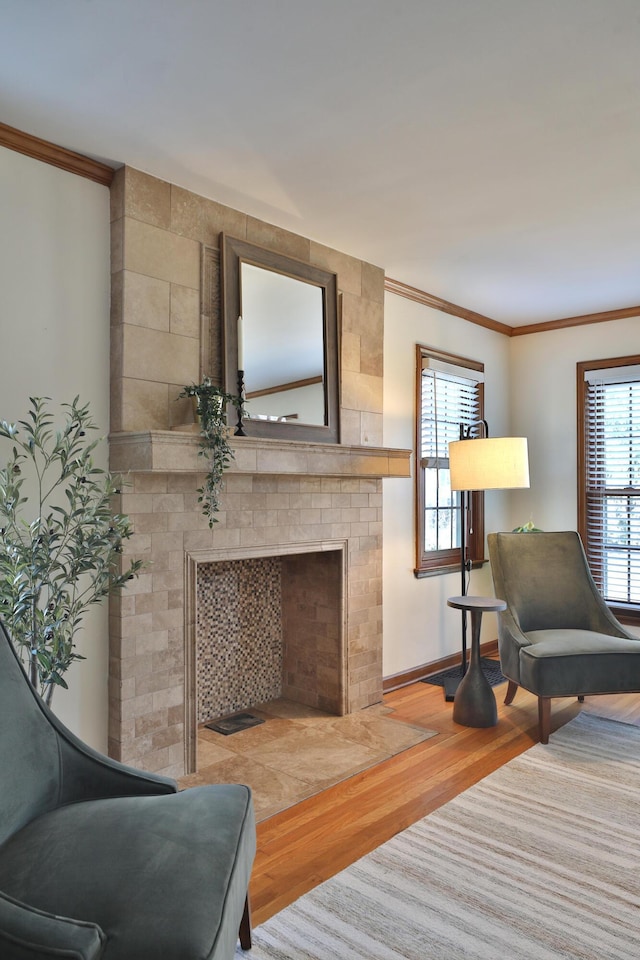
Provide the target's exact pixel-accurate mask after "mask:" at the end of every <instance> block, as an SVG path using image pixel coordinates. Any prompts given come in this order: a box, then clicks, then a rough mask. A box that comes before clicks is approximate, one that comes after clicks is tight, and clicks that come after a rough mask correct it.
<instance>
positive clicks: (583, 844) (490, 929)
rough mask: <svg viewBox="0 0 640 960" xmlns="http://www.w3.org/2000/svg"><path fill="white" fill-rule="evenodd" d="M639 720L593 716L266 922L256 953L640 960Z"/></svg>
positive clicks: (352, 958) (276, 959)
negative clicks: (628, 721)
mask: <svg viewBox="0 0 640 960" xmlns="http://www.w3.org/2000/svg"><path fill="white" fill-rule="evenodd" d="M639 908H640V728H638V727H635V726H631V725H628V724H624V723H617V722H614V721H611V720H604V719H601V718H599V717H595V716H593V715H590V714H587V713H582V714H580V715H579V716H578V717H576V719H575V720H572V721H571V723H569V724H567V725H566V726H565V727H563V728H561V729H560V730H558V731H557V732H556V733H554V734H552V736H551V740H550V743H549V744H548V745H547V746H542V745H541V744H538V745H536V746H534V747H532V748H531V749H530V750H528V751H527V752H526V753H524V754H522V755H521V756H519V757H517V758H516V759H514V760H512V761H511V762H510V763H508V764H506V766H504V767H502V768H500V769H499V770H497V771H496V772H495V773H492V774H490V776H488V777H486V778H485V779H484V780H482V781H481V782H480V783H478V784H476V785H475V786H473V787H471V788H470V789H469V790H466V791H465V792H464V793H463V794H461V795H460V796H459V797H456V798H455V799H454V800H452V801H450V802H449V803H447V804H445V805H444V806H443V807H440V809H439V810H437V811H435V812H434V813H432V814H431V815H430V816H428V817H425V818H424V819H423V820H420V821H419V822H418V823H416V824H414V825H413V826H411V827H409V829H407V830H405V831H403V832H402V833H400V834H398V835H397V836H395V837H394V838H393V839H391V840H389V841H388V842H387V843H385V844H383V845H382V846H380V847H378V848H377V849H376V850H374V851H373V853H371V854H369V855H368V856H366V857H363V858H362V859H361V860H359V861H357V862H356V863H354V864H353V865H352V866H351V867H348V868H347V869H346V870H343V871H342V872H341V873H339V874H338V875H337V876H335V877H333V878H331V879H330V880H328V881H327V882H326V883H323V884H322V885H321V886H319V887H317V888H316V889H315V890H312V891H311V892H310V893H308V894H306V895H305V896H303V897H301V898H300V899H299V900H297V901H296V902H295V903H294V904H292V905H291V906H290V907H287V908H286V909H285V910H283V911H282V912H281V913H279V914H277V915H276V916H274V917H272V918H271V919H270V920H268V921H267V922H266V923H264V924H263V925H262V926H260V927H257V928H256V930H255V931H254V945H253V948H252V949H251V951H250V952H248V953H243V952H242V951H240V950H239V949H238V952H237V955H236V956H237V957H238V958H241V957H243V958H245V960H248V958H251V960H463V958H464V960H506V958H509V960H560V958H570V960H578V958H579V960H638V957H640V909H639Z"/></svg>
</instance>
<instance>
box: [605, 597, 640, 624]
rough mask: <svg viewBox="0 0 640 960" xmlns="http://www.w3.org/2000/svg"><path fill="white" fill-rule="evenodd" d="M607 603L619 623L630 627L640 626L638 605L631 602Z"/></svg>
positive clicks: (639, 608)
mask: <svg viewBox="0 0 640 960" xmlns="http://www.w3.org/2000/svg"><path fill="white" fill-rule="evenodd" d="M607 605H608V607H609V609H610V610H611V613H612V614H613V615H614V617H615V618H616V619H617V620H619V621H620V623H624V624H627V625H629V626H631V627H640V606H639V605H638V604H633V603H624V604H623V603H609V602H608V601H607Z"/></svg>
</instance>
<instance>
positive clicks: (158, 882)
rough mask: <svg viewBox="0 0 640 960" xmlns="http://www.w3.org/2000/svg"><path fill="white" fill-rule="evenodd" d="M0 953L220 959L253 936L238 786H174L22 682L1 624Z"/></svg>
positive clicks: (36, 957)
mask: <svg viewBox="0 0 640 960" xmlns="http://www.w3.org/2000/svg"><path fill="white" fill-rule="evenodd" d="M0 721H1V729H0V771H1V773H0V957H2V960H44V958H53V957H58V958H61V957H64V958H68V960H97V958H101V960H230V958H232V957H233V956H234V952H235V948H236V943H237V938H238V931H240V942H241V945H242V947H243V948H244V949H248V948H249V947H250V945H251V928H250V916H249V902H248V895H247V888H248V884H249V877H250V873H251V867H252V864H253V858H254V854H255V845H256V838H255V820H254V812H253V802H252V799H251V793H250V790H249V788H248V787H245V786H241V785H239V784H221V785H214V786H205V787H194V788H192V789H189V790H184V791H182V792H178V790H177V786H176V784H175V783H174V782H173V781H172V780H169V779H168V778H166V777H162V776H158V775H153V774H147V773H143V772H142V771H139V770H134V769H132V768H129V767H126V766H124V765H123V764H120V763H117V762H116V761H113V760H110V759H108V758H107V757H104V756H102V755H101V754H99V753H97V752H96V751H94V750H92V749H91V748H89V747H87V746H86V745H85V744H83V743H82V742H81V741H80V740H78V739H77V738H76V737H75V736H74V735H73V734H72V733H71V732H70V731H69V730H67V729H66V728H65V727H64V726H63V725H62V724H61V723H60V722H59V721H58V720H57V719H56V717H55V716H54V714H52V713H51V711H50V710H48V709H47V707H46V706H45V705H44V704H43V702H42V700H41V699H40V697H39V696H38V695H37V694H36V693H35V692H34V690H33V688H32V687H31V685H30V683H29V681H28V680H27V677H26V674H25V672H24V670H23V669H22V665H21V664H20V662H19V660H18V657H17V655H16V653H15V651H14V649H13V646H12V644H11V642H10V640H9V637H8V635H7V633H6V631H5V629H4V627H3V626H2V625H1V624H0Z"/></svg>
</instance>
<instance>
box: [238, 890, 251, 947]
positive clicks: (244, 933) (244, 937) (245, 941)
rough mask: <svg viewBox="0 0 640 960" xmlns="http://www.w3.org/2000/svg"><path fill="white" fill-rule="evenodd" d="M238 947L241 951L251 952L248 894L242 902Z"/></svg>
mask: <svg viewBox="0 0 640 960" xmlns="http://www.w3.org/2000/svg"><path fill="white" fill-rule="evenodd" d="M239 937H240V946H241V947H242V949H243V950H251V904H250V903H249V894H248V893H247V897H246V900H245V901H244V911H243V914H242V920H241V921H240V932H239Z"/></svg>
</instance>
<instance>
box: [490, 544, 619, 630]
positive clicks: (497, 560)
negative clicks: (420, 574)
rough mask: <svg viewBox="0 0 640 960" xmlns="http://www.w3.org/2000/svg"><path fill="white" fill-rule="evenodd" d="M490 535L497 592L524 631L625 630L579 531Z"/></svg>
mask: <svg viewBox="0 0 640 960" xmlns="http://www.w3.org/2000/svg"><path fill="white" fill-rule="evenodd" d="M487 540H488V543H489V556H490V559H491V572H492V575H493V582H494V587H495V591H496V595H497V596H498V597H500V598H501V599H502V600H506V602H507V605H508V608H509V611H510V612H511V614H512V616H513V617H514V619H515V620H516V623H517V624H518V625H519V627H520V629H521V630H522V631H523V633H528V632H529V631H531V630H548V629H552V628H554V627H555V628H559V629H562V628H565V629H571V628H573V629H576V630H595V631H599V632H603V633H609V634H612V633H616V632H617V633H618V634H619V635H620V636H624V635H626V632H625V631H624V630H622V628H621V627H620V625H619V624H618V623H617V621H616V620H615V618H614V617H613V615H612V614H611V613H610V611H609V609H608V608H607V606H606V604H605V603H604V600H603V599H602V597H601V596H600V594H599V592H598V589H597V587H596V585H595V583H594V581H593V577H592V576H591V572H590V570H589V566H588V564H587V558H586V556H585V553H584V549H583V547H582V542H581V540H580V537H579V536H578V534H577V533H576V532H575V531H566V532H560V533H493V534H490V535H489V537H488V538H487Z"/></svg>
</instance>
